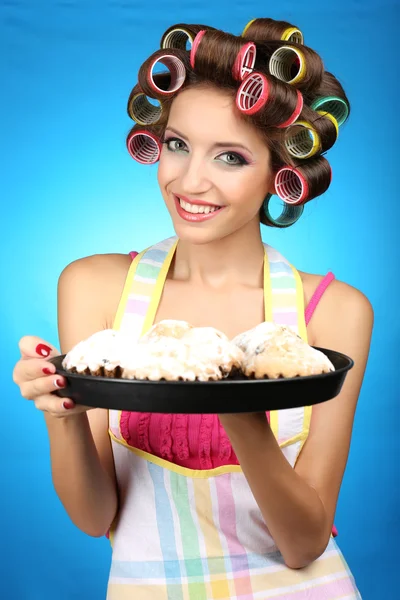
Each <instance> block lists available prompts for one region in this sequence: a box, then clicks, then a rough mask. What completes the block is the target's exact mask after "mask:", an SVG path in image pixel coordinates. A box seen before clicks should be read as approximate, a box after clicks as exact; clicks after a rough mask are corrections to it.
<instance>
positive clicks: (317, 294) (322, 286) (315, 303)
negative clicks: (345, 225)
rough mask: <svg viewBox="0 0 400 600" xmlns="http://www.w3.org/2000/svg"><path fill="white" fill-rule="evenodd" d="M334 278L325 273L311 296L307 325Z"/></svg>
mask: <svg viewBox="0 0 400 600" xmlns="http://www.w3.org/2000/svg"><path fill="white" fill-rule="evenodd" d="M129 254H130V256H131V258H132V260H133V259H134V258H135V256H137V255H138V252H135V251H132V252H129ZM334 279H335V276H334V274H333V273H331V272H330V271H329V273H327V274H326V275H325V277H324V278H323V280H322V281H321V282H320V284H319V285H318V287H317V289H316V290H315V292H314V294H313V295H312V298H311V300H310V302H309V303H308V306H307V308H306V310H305V319H306V325H308V324H309V322H310V319H311V317H312V316H313V313H314V311H315V309H316V308H317V306H318V302H319V301H320V300H321V298H322V296H323V294H324V292H325V290H326V288H327V287H328V285H329V284H330V283H331V281H333V280H334Z"/></svg>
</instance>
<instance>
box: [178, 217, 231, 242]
mask: <svg viewBox="0 0 400 600" xmlns="http://www.w3.org/2000/svg"><path fill="white" fill-rule="evenodd" d="M173 225H174V229H175V233H176V235H177V236H178V238H179V239H180V240H181V241H182V242H186V243H187V244H193V245H195V246H201V245H203V244H211V243H212V242H218V241H219V240H221V239H222V238H224V237H226V236H227V235H229V232H228V233H226V232H222V231H220V230H219V228H218V227H212V226H211V227H210V226H208V227H198V226H193V225H188V224H186V223H176V222H174V224H173Z"/></svg>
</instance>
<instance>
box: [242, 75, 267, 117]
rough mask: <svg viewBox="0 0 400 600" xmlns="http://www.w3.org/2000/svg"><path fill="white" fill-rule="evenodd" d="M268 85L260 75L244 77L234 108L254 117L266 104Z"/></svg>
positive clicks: (265, 79)
mask: <svg viewBox="0 0 400 600" xmlns="http://www.w3.org/2000/svg"><path fill="white" fill-rule="evenodd" d="M268 96H269V83H268V80H267V78H266V77H265V76H264V75H263V74H262V73H252V74H251V75H248V77H246V78H245V79H244V80H243V82H242V84H241V85H240V87H239V89H238V91H237V94H236V106H237V107H238V109H239V110H240V111H241V112H242V113H244V114H246V115H254V114H255V113H256V112H258V111H259V110H260V109H261V108H262V107H263V106H264V105H265V103H266V102H267V100H268Z"/></svg>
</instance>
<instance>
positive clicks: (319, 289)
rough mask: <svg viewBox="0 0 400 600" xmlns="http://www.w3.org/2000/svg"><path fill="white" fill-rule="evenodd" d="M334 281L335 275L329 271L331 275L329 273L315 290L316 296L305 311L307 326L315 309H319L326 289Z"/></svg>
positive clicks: (314, 295) (313, 296)
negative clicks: (318, 306)
mask: <svg viewBox="0 0 400 600" xmlns="http://www.w3.org/2000/svg"><path fill="white" fill-rule="evenodd" d="M334 279H335V276H334V274H333V273H331V272H330V271H329V273H327V274H326V275H325V277H324V278H323V280H322V281H321V282H320V283H319V285H318V287H317V289H316V290H315V292H314V294H313V295H312V298H311V300H310V302H309V303H308V306H307V308H306V310H305V318H306V325H308V324H309V322H310V319H311V317H312V316H313V313H314V311H315V309H316V308H317V305H318V302H319V301H320V300H321V298H322V296H323V294H324V292H325V290H326V288H327V287H328V285H329V284H330V283H331V281H333V280H334Z"/></svg>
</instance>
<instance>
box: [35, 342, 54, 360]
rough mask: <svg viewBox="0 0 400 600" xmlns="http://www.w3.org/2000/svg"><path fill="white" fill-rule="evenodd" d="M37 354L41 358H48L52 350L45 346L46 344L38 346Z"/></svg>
mask: <svg viewBox="0 0 400 600" xmlns="http://www.w3.org/2000/svg"><path fill="white" fill-rule="evenodd" d="M36 352H37V354H39V355H40V356H44V357H45V358H46V357H47V356H49V354H50V352H51V348H49V347H48V346H45V345H44V344H38V345H37V346H36Z"/></svg>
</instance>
